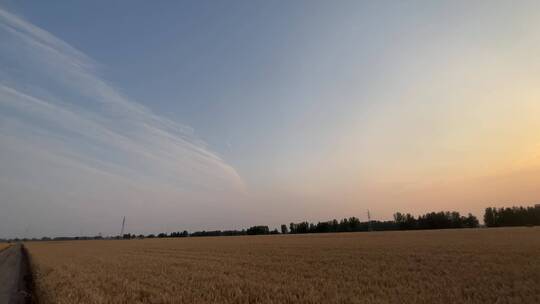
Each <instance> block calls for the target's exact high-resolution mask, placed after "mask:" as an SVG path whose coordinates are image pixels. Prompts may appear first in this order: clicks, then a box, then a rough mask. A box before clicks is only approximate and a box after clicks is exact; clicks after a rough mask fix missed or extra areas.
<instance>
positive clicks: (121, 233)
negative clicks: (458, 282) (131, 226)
mask: <svg viewBox="0 0 540 304" xmlns="http://www.w3.org/2000/svg"><path fill="white" fill-rule="evenodd" d="M125 226H126V217H125V216H124V219H123V220H122V230H120V237H123V236H124V227H125Z"/></svg>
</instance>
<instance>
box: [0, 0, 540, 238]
mask: <svg viewBox="0 0 540 304" xmlns="http://www.w3.org/2000/svg"><path fill="white" fill-rule="evenodd" d="M539 81H540V3H539V2H537V1H511V2H510V1H436V2H433V1H300V0H298V1H240V0H235V1H174V2H173V1H171V2H167V1H163V2H154V1H114V2H113V3H111V2H110V1H70V2H65V1H24V2H20V1H11V0H0V193H1V195H0V238H2V237H41V236H45V235H57V236H58V235H65V236H69V235H81V234H84V235H96V234H98V233H102V234H103V235H114V234H117V233H118V232H119V230H120V226H121V222H122V217H123V216H126V218H127V228H126V231H127V232H130V233H137V234H138V233H145V234H146V233H156V232H161V231H169V232H170V231H178V230H184V229H187V230H190V231H194V230H203V229H206V230H212V229H239V228H243V227H248V226H250V225H255V224H264V225H269V226H270V227H272V228H273V227H278V225H279V224H282V223H290V222H293V221H294V222H298V221H303V220H308V221H314V222H316V221H322V220H328V219H333V218H338V219H339V218H343V217H349V216H357V217H359V218H360V219H361V220H366V215H367V210H369V211H370V213H371V215H372V217H373V218H375V219H380V220H385V219H391V218H392V214H393V213H394V212H396V211H400V212H410V213H412V214H414V215H418V214H422V213H425V212H429V211H440V210H456V211H459V212H461V213H463V214H466V213H469V212H471V213H473V214H475V215H476V216H478V217H479V218H481V217H482V215H483V210H484V208H485V207H488V206H496V207H502V206H512V205H531V204H535V203H540V187H539V185H540V132H539V131H540V86H539V85H538V84H539Z"/></svg>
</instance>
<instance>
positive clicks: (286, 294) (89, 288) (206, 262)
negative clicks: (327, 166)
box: [26, 228, 540, 304]
mask: <svg viewBox="0 0 540 304" xmlns="http://www.w3.org/2000/svg"><path fill="white" fill-rule="evenodd" d="M26 246H27V248H28V250H29V253H30V257H31V263H32V266H33V273H34V276H35V283H36V294H37V296H38V297H39V299H40V303H42V304H47V303H540V228H504V229H470V230H466V229H463V230H441V231H403V232H372V233H340V234H312V235H276V236H242V237H208V238H178V239H145V240H125V241H124V240H118V241H106V240H103V241H69V242H34V243H27V244H26Z"/></svg>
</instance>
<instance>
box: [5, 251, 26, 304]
mask: <svg viewBox="0 0 540 304" xmlns="http://www.w3.org/2000/svg"><path fill="white" fill-rule="evenodd" d="M30 286H31V275H30V269H29V267H28V257H27V255H26V251H25V250H24V248H23V246H22V245H20V244H16V245H12V246H11V247H9V248H7V249H5V250H2V251H0V303H2V304H3V303H6V304H22V303H24V304H26V303H32V297H31V294H30V293H29V291H30V289H29V288H30Z"/></svg>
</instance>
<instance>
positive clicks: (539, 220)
mask: <svg viewBox="0 0 540 304" xmlns="http://www.w3.org/2000/svg"><path fill="white" fill-rule="evenodd" d="M484 223H485V225H486V227H505V226H536V225H540V205H536V206H534V207H511V208H508V207H506V208H494V207H489V208H486V209H485V213H484ZM477 227H479V222H478V219H477V218H476V217H475V216H474V215H472V214H470V213H469V214H468V215H467V216H462V215H461V214H460V213H459V212H456V211H440V212H429V213H426V214H423V215H419V216H416V217H415V216H413V215H411V214H410V213H406V214H404V213H401V212H396V213H395V214H394V217H393V220H390V221H376V220H372V221H360V219H358V218H357V217H354V216H353V217H349V218H343V219H341V220H339V221H338V220H336V219H333V220H330V221H322V222H317V223H316V224H315V223H310V222H307V221H303V222H299V223H290V224H289V225H286V224H283V225H281V229H280V230H279V231H278V229H273V230H271V229H270V228H269V227H268V226H265V225H257V226H252V227H249V228H248V229H242V230H212V231H206V230H203V231H195V232H191V233H190V232H188V231H186V230H184V231H176V232H171V233H165V232H162V233H159V234H157V235H155V234H148V235H142V234H139V235H135V234H129V233H128V234H124V235H122V236H111V237H102V236H101V235H100V236H77V237H55V238H49V237H43V238H41V239H37V238H32V239H27V238H24V239H18V238H15V239H4V240H2V239H0V242H2V241H15V242H17V241H40V240H41V241H50V240H55V241H67V240H93V239H134V238H139V239H140V238H170V237H172V238H178V237H205V236H239V235H267V234H302V233H329V232H360V231H388V230H422V229H451V228H453V229H455V228H477Z"/></svg>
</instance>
